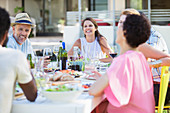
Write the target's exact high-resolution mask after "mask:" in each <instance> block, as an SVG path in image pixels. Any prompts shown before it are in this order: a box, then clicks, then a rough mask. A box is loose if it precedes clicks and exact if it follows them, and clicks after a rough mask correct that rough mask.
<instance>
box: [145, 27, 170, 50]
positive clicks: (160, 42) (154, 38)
mask: <svg viewBox="0 0 170 113" xmlns="http://www.w3.org/2000/svg"><path fill="white" fill-rule="evenodd" d="M146 43H148V44H149V45H151V46H152V47H154V48H156V49H158V50H160V51H163V52H165V53H168V47H167V45H166V43H165V40H164V39H163V37H162V35H161V34H160V33H159V32H157V31H156V30H154V29H153V28H151V35H150V37H149V40H148V41H147V42H146Z"/></svg>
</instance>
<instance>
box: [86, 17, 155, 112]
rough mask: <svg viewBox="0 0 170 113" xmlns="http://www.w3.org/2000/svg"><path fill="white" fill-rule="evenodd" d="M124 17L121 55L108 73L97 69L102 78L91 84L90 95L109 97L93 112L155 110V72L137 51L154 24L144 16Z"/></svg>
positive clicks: (120, 33)
mask: <svg viewBox="0 0 170 113" xmlns="http://www.w3.org/2000/svg"><path fill="white" fill-rule="evenodd" d="M120 18H121V19H120V20H122V21H119V24H118V30H117V39H116V43H118V44H119V45H120V47H121V52H120V56H118V57H117V58H115V59H114V61H113V62H112V64H111V66H110V67H109V68H108V70H107V72H106V74H105V75H103V76H101V75H100V74H99V73H97V72H96V73H97V74H98V75H99V76H101V77H99V78H98V79H97V81H96V82H95V83H94V84H93V85H92V86H91V88H90V90H89V94H90V95H93V96H101V95H103V94H105V96H106V99H107V100H106V99H105V100H104V101H103V102H102V103H101V104H99V106H98V107H96V109H94V111H93V112H101V113H105V112H108V113H154V106H155V102H154V96H153V82H152V76H151V72H150V69H149V66H148V63H147V61H146V58H145V57H144V55H143V54H142V53H141V52H139V51H137V47H138V46H139V45H140V44H142V43H145V42H146V41H147V40H148V38H149V36H150V23H149V21H148V20H147V19H146V18H145V17H144V16H140V15H133V14H132V15H122V16H121V17H120ZM105 106H106V107H105ZM104 107H105V108H104ZM103 108H104V110H103V111H102V109H103Z"/></svg>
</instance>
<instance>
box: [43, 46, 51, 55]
mask: <svg viewBox="0 0 170 113" xmlns="http://www.w3.org/2000/svg"><path fill="white" fill-rule="evenodd" d="M43 56H44V57H46V56H49V57H50V56H52V51H51V49H50V48H44V51H43Z"/></svg>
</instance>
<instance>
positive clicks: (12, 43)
mask: <svg viewBox="0 0 170 113" xmlns="http://www.w3.org/2000/svg"><path fill="white" fill-rule="evenodd" d="M7 48H13V49H17V50H20V51H22V52H23V53H24V54H25V56H27V54H30V53H31V54H32V56H33V57H34V52H33V48H32V46H31V42H30V41H29V39H28V38H27V39H26V40H25V41H24V43H23V44H22V45H19V44H18V43H17V42H16V40H15V38H14V37H13V34H12V35H10V36H9V37H8V42H7Z"/></svg>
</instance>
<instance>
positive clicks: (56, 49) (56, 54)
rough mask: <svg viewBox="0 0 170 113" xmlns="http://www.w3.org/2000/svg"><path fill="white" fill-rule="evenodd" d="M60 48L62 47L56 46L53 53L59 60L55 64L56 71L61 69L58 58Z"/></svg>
mask: <svg viewBox="0 0 170 113" xmlns="http://www.w3.org/2000/svg"><path fill="white" fill-rule="evenodd" d="M59 47H60V45H55V46H54V47H53V53H54V54H55V56H56V60H57V62H56V63H55V66H54V68H56V69H59V66H58V58H57V56H58V52H59Z"/></svg>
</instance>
